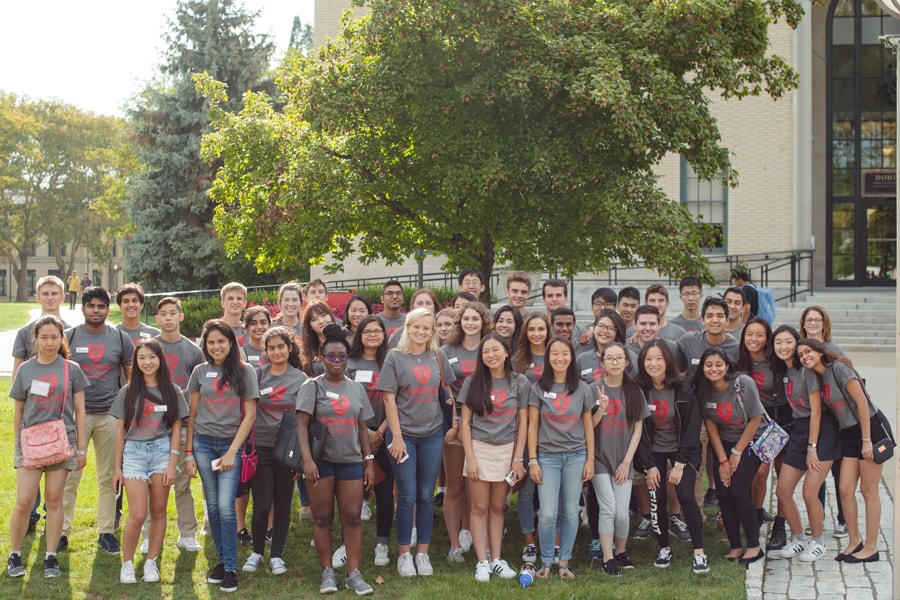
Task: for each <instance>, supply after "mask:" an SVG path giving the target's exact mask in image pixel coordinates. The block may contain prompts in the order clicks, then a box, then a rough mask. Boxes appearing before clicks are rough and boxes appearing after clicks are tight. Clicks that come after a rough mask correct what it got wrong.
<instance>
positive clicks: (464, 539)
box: [459, 529, 472, 552]
mask: <svg viewBox="0 0 900 600" xmlns="http://www.w3.org/2000/svg"><path fill="white" fill-rule="evenodd" d="M459 547H460V548H462V551H463V552H468V551H469V550H471V549H472V532H471V531H469V530H468V529H460V530H459Z"/></svg>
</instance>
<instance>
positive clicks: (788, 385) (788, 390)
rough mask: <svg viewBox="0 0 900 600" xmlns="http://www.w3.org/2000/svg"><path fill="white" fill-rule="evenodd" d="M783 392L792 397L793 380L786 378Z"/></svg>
mask: <svg viewBox="0 0 900 600" xmlns="http://www.w3.org/2000/svg"><path fill="white" fill-rule="evenodd" d="M784 393H785V394H787V397H788V398H793V397H794V380H793V379H788V380H787V383H786V384H784Z"/></svg>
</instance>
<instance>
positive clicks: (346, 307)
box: [344, 295, 372, 333]
mask: <svg viewBox="0 0 900 600" xmlns="http://www.w3.org/2000/svg"><path fill="white" fill-rule="evenodd" d="M354 302H362V303H363V306H365V307H366V312H367V313H369V314H370V315H371V314H372V303H371V302H369V301H368V300H367V299H366V298H363V297H362V296H359V295H353V296H350V299H349V300H347V304H345V305H344V319H345V321H344V327H345V328H346V329H347V331H353V329H351V328H350V305H351V304H353V303H354ZM363 318H365V317H363ZM361 324H362V321H360V325H361ZM354 333H356V332H355V331H354Z"/></svg>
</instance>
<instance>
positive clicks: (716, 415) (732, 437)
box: [703, 373, 766, 444]
mask: <svg viewBox="0 0 900 600" xmlns="http://www.w3.org/2000/svg"><path fill="white" fill-rule="evenodd" d="M735 384H737V385H739V386H740V390H741V397H740V399H739V398H738V394H737V392H736V391H735ZM742 402H743V407H742V405H741V403H742ZM763 413H764V410H763V406H762V403H761V402H760V401H759V392H758V391H757V390H756V384H755V383H753V380H752V379H750V377H748V376H747V375H744V374H742V373H741V374H738V375H737V376H736V377H735V378H734V380H732V381H731V382H730V383H729V384H728V389H726V390H724V391H721V392H719V391H715V390H711V391H710V396H709V400H707V402H706V406H704V407H703V414H704V419H708V420H710V421H712V422H713V423H715V425H716V429H717V431H718V432H719V438H720V439H721V440H722V441H724V442H728V443H731V444H735V443H737V441H738V440H739V439H741V436H742V435H744V428H745V427H746V424H745V423H746V421H747V420H749V419H752V418H753V417H761V416H762V415H763ZM765 428H766V420H765V418H763V419H760V420H759V427H758V428H757V430H756V433H754V434H753V439H756V437H757V436H759V434H760V433H762V431H763V429H765Z"/></svg>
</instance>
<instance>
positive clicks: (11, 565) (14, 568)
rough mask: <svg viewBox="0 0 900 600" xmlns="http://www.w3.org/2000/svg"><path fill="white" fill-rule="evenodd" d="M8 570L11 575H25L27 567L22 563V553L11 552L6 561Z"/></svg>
mask: <svg viewBox="0 0 900 600" xmlns="http://www.w3.org/2000/svg"><path fill="white" fill-rule="evenodd" d="M6 572H7V573H8V574H9V576H10V577H25V567H24V566H23V565H22V555H21V554H10V555H9V558H8V559H7V561H6Z"/></svg>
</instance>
